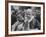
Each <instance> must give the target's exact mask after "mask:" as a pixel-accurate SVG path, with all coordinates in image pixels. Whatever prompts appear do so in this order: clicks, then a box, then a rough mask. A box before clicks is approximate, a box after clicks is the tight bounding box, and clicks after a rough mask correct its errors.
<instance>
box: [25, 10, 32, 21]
mask: <svg viewBox="0 0 46 37" xmlns="http://www.w3.org/2000/svg"><path fill="white" fill-rule="evenodd" d="M31 17H32V11H27V12H26V13H25V18H26V19H27V20H30V19H31Z"/></svg>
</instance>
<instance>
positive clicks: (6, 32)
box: [5, 1, 45, 36]
mask: <svg viewBox="0 0 46 37" xmlns="http://www.w3.org/2000/svg"><path fill="white" fill-rule="evenodd" d="M8 3H26V4H40V5H41V4H42V5H43V12H44V13H43V16H44V17H43V32H41V33H26V34H8ZM39 34H45V3H43V2H25V1H5V36H23V35H39Z"/></svg>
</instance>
